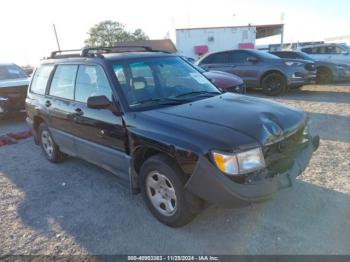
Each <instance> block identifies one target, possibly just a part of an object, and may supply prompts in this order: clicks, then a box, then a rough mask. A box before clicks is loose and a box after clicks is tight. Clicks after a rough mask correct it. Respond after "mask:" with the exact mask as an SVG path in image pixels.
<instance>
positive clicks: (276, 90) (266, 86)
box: [261, 73, 287, 96]
mask: <svg viewBox="0 0 350 262" xmlns="http://www.w3.org/2000/svg"><path fill="white" fill-rule="evenodd" d="M261 87H262V90H263V92H264V94H266V95H268V96H278V95H280V94H282V93H284V92H285V91H286V89H287V82H286V79H285V78H284V76H283V75H281V74H279V73H269V74H267V75H266V76H264V78H263V79H262V81H261Z"/></svg>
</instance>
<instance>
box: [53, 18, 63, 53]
mask: <svg viewBox="0 0 350 262" xmlns="http://www.w3.org/2000/svg"><path fill="white" fill-rule="evenodd" d="M52 25H53V31H54V33H55V37H56V42H57V47H58V50H59V51H61V47H60V42H59V41H58V36H57V31H56V26H55V24H52Z"/></svg>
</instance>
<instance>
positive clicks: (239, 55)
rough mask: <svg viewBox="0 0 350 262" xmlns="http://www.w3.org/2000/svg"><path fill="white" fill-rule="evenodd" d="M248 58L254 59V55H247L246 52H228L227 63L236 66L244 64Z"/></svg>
mask: <svg viewBox="0 0 350 262" xmlns="http://www.w3.org/2000/svg"><path fill="white" fill-rule="evenodd" d="M250 56H251V57H255V56H254V55H252V54H249V53H248V52H244V51H233V52H230V56H229V62H230V63H237V64H244V63H246V62H247V58H248V57H250Z"/></svg>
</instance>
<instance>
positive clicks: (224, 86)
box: [182, 57, 246, 94]
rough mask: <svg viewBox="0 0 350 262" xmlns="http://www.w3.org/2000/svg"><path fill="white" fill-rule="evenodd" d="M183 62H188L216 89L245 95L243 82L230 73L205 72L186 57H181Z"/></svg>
mask: <svg viewBox="0 0 350 262" xmlns="http://www.w3.org/2000/svg"><path fill="white" fill-rule="evenodd" d="M182 58H183V59H184V60H186V61H187V62H189V63H190V64H191V65H192V66H193V67H194V68H196V69H197V70H198V71H200V72H201V73H202V74H203V75H204V76H205V77H206V78H208V79H209V80H210V81H211V82H212V83H213V84H214V85H215V86H216V87H217V88H219V89H221V90H223V91H226V92H233V93H239V94H245V93H246V86H245V84H244V82H243V80H242V79H241V78H240V77H238V76H236V75H234V74H230V73H225V72H221V71H206V70H204V69H203V68H201V67H200V66H197V65H195V64H193V63H192V62H191V60H189V59H188V58H187V57H182Z"/></svg>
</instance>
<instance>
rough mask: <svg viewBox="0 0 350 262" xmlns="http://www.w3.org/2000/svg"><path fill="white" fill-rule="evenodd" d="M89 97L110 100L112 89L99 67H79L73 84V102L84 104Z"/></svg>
mask: <svg viewBox="0 0 350 262" xmlns="http://www.w3.org/2000/svg"><path fill="white" fill-rule="evenodd" d="M90 96H106V97H107V98H108V99H109V100H112V89H111V86H110V85H109V82H108V79H107V76H106V74H105V72H104V71H103V69H102V68H101V67H100V66H90V65H80V66H79V70H78V75H77V80H76V84H75V100H76V101H79V102H83V103H86V102H87V99H88V98H89V97H90Z"/></svg>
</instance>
